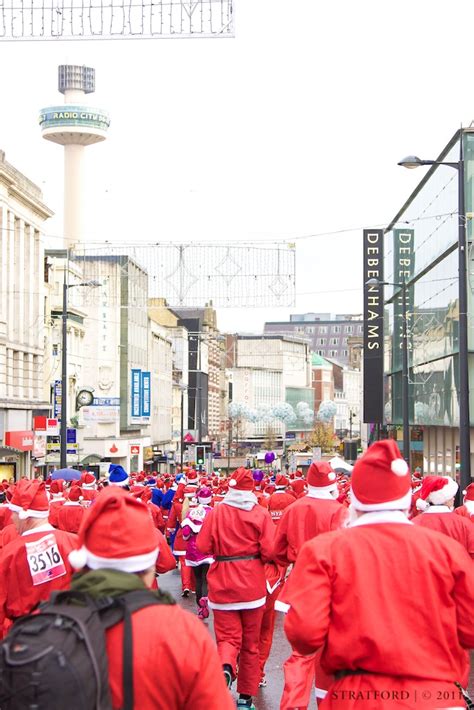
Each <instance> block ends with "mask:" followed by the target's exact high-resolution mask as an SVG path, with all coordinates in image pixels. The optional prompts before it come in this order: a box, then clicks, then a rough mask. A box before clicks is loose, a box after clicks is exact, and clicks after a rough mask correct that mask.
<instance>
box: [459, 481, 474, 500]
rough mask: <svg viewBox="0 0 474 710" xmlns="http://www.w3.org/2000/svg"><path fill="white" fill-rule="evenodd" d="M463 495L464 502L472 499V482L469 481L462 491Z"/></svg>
mask: <svg viewBox="0 0 474 710" xmlns="http://www.w3.org/2000/svg"><path fill="white" fill-rule="evenodd" d="M462 494H463V496H464V502H466V501H467V500H473V501H474V483H470V484H469V485H468V487H467V488H466V490H464V491H463V492H462Z"/></svg>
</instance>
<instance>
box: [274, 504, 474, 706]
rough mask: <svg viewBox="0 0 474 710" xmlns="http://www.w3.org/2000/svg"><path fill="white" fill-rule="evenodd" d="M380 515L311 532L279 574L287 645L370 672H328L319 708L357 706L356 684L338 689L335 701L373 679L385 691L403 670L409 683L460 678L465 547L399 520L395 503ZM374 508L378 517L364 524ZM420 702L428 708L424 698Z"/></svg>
mask: <svg viewBox="0 0 474 710" xmlns="http://www.w3.org/2000/svg"><path fill="white" fill-rule="evenodd" d="M381 515H382V514H372V513H367V514H366V515H364V516H363V517H362V518H360V519H359V521H358V523H357V524H356V525H354V526H353V527H350V528H347V529H343V530H338V531H335V532H332V533H327V534H326V535H321V536H319V537H317V538H316V539H315V540H310V541H309V542H308V543H306V544H305V545H304V547H303V549H302V550H301V552H300V554H299V556H298V560H297V562H296V565H295V567H294V570H293V572H292V575H291V577H290V579H289V582H288V586H287V589H286V598H287V600H288V602H289V604H290V609H289V612H288V615H287V617H286V620H285V632H286V635H287V637H288V639H289V641H290V643H291V645H292V646H293V648H294V649H296V651H297V652H298V653H302V654H309V653H313V652H314V651H316V650H317V649H318V648H321V647H322V648H323V651H322V666H323V668H324V670H325V671H326V672H331V673H334V672H335V671H338V670H345V669H348V670H350V669H353V670H355V669H362V670H365V671H368V672H369V675H367V676H364V675H348V676H347V677H345V678H343V679H341V680H339V681H336V683H335V684H334V685H333V686H331V689H330V691H329V693H328V697H327V699H326V700H325V701H324V703H323V707H325V708H326V707H328V708H330V709H332V708H335V707H338V708H339V707H340V708H349V710H351V709H352V708H354V710H355V709H356V708H358V707H359V705H360V701H359V702H357V694H356V700H355V701H354V702H350V701H349V700H348V699H347V695H346V704H345V705H344V704H342V702H341V700H340V699H341V697H342V695H341V693H342V690H346V691H347V690H354V689H355V690H361V691H362V690H364V689H365V688H370V687H374V688H375V689H378V692H379V693H380V691H381V690H386V689H388V690H389V692H391V693H393V692H394V691H395V690H398V689H399V688H400V684H403V682H404V680H405V679H406V680H408V682H409V685H410V684H411V686H412V691H411V692H412V693H413V687H416V685H415V686H413V684H414V681H416V680H417V679H428V680H431V681H432V682H435V681H436V682H441V683H442V682H443V681H445V682H447V683H449V684H451V689H452V687H453V686H452V684H453V683H454V682H455V681H458V682H460V683H461V684H464V683H466V681H467V671H468V655H467V652H466V649H469V648H473V647H474V624H473V623H472V610H473V609H474V565H473V564H472V561H471V559H470V558H469V555H468V554H467V553H466V552H465V550H463V549H462V548H461V546H460V545H458V544H457V543H455V542H454V541H453V540H450V539H449V538H448V537H447V536H445V535H441V534H439V533H436V532H434V531H432V530H427V529H425V528H423V527H421V526H418V525H412V524H410V523H409V522H407V520H406V518H405V520H403V517H404V516H403V513H401V512H400V511H390V512H388V513H384V516H385V518H386V522H382V521H381V518H380V517H379V516H381ZM368 516H370V517H368ZM373 516H375V517H377V518H378V521H379V522H378V523H377V524H370V521H371V520H372V522H373V521H374V517H373ZM395 518H397V521H396V520H395ZM362 520H364V523H362V522H361V521H362ZM315 600H317V602H316V603H315ZM372 674H376V675H372ZM387 676H388V679H387ZM336 689H337V691H340V692H338V694H336V692H335V691H336ZM446 690H448V689H447V688H446ZM331 691H334V692H331ZM336 695H337V697H339V704H337V703H336ZM371 697H375V696H373V695H372V696H371ZM379 697H380V696H379ZM390 697H392V696H390ZM410 697H411V699H412V702H411V703H407V704H403V705H400V707H406V708H408V707H410V708H412V707H413V708H414V707H418V704H417V703H416V702H413V695H411V696H410ZM427 697H429V696H427ZM433 697H436V695H432V696H431V698H433ZM438 697H439V696H438ZM441 697H443V696H441ZM446 697H449V698H454V697H456V698H458V697H459V696H458V695H457V694H456V695H455V696H453V695H449V696H446ZM420 700H421V697H420ZM396 704H397V703H394V705H396ZM435 705H436V706H437V707H447V706H450V707H451V706H456V707H458V705H459V706H461V703H458V702H455V701H453V700H450V701H449V702H446V701H445V703H444V704H443V703H440V704H439V705H438V703H435ZM361 707H369V705H367V706H366V705H365V703H364V702H363V703H362V706H361ZM370 707H372V705H371V704H370ZM373 707H374V708H375V707H382V705H379V704H376V703H375V702H374V705H373ZM383 707H385V705H383ZM397 707H398V705H397ZM420 707H423V708H425V707H426V706H425V705H421V704H420ZM428 707H429V708H430V709H431V710H432V708H433V707H434V704H433V700H431V702H430V703H429V704H428Z"/></svg>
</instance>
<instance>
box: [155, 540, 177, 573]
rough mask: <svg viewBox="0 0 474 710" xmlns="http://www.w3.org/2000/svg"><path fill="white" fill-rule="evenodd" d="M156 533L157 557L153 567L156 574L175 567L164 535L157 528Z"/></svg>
mask: <svg viewBox="0 0 474 710" xmlns="http://www.w3.org/2000/svg"><path fill="white" fill-rule="evenodd" d="M156 534H157V538H158V558H157V560H156V566H155V568H156V572H157V574H166V572H171V570H172V569H175V568H176V560H175V558H174V557H173V553H172V552H171V550H170V547H169V545H168V543H167V542H166V539H165V537H164V535H163V534H162V533H161V532H160V531H159V530H157V531H156Z"/></svg>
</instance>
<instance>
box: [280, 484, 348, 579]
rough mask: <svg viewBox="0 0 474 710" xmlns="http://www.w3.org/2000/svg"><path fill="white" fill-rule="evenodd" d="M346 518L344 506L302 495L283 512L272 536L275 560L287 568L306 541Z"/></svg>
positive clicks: (334, 526) (334, 528)
mask: <svg viewBox="0 0 474 710" xmlns="http://www.w3.org/2000/svg"><path fill="white" fill-rule="evenodd" d="M346 517H347V508H345V507H344V506H343V505H341V504H340V503H338V502H337V501H336V500H329V499H327V500H326V499H320V498H311V497H310V496H307V495H306V496H304V497H303V498H299V499H298V500H297V501H295V502H294V503H293V504H292V505H290V506H289V507H288V508H287V509H286V510H285V511H284V513H283V515H282V517H281V520H280V523H279V525H278V527H277V531H276V535H275V554H274V558H275V562H277V563H278V564H279V565H281V566H282V567H287V566H288V565H289V564H292V563H294V562H295V560H296V557H297V555H298V552H299V551H300V550H301V548H302V546H303V545H304V543H305V542H306V541H307V540H310V539H311V538H312V537H315V536H316V535H320V534H321V533H324V532H329V531H330V530H336V529H337V528H340V527H341V526H342V525H343V523H344V521H345V519H346Z"/></svg>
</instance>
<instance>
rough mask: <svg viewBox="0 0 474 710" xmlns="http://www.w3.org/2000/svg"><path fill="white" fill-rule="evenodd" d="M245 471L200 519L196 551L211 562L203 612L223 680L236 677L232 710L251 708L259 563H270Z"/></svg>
mask: <svg viewBox="0 0 474 710" xmlns="http://www.w3.org/2000/svg"><path fill="white" fill-rule="evenodd" d="M253 487H254V480H253V478H252V474H251V472H250V471H248V470H246V469H244V468H238V469H237V470H236V471H235V472H234V473H233V474H232V477H231V479H230V480H229V492H228V493H227V494H226V495H225V497H224V499H223V501H222V503H219V505H218V506H216V507H215V508H214V509H213V510H212V511H211V512H210V513H209V514H208V515H207V516H206V519H205V520H204V523H203V526H202V529H201V531H200V532H199V534H198V537H197V541H196V543H197V548H198V550H200V551H201V552H202V553H206V554H207V553H211V554H212V555H213V557H214V559H215V562H214V564H213V565H211V567H210V569H209V572H208V575H207V579H208V586H209V607H210V608H211V609H212V610H213V612H214V631H215V635H216V641H217V649H218V652H219V656H220V659H221V663H222V667H223V670H224V675H225V677H226V680H227V683H228V685H229V686H230V685H231V683H232V681H233V680H234V678H235V677H236V674H237V662H238V665H239V672H238V679H237V692H238V693H239V699H238V701H237V707H238V708H255V706H254V705H253V701H252V698H253V696H255V695H256V694H257V692H258V683H259V680H260V670H259V656H258V642H259V636H260V626H261V623H262V617H263V611H264V606H265V600H266V586H265V572H264V564H265V563H266V562H270V561H271V559H272V548H273V536H274V527H275V526H274V525H273V523H272V520H271V518H270V515H269V514H268V511H267V510H266V509H265V508H264V507H263V506H261V505H258V502H257V498H256V496H255V495H254V493H253Z"/></svg>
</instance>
